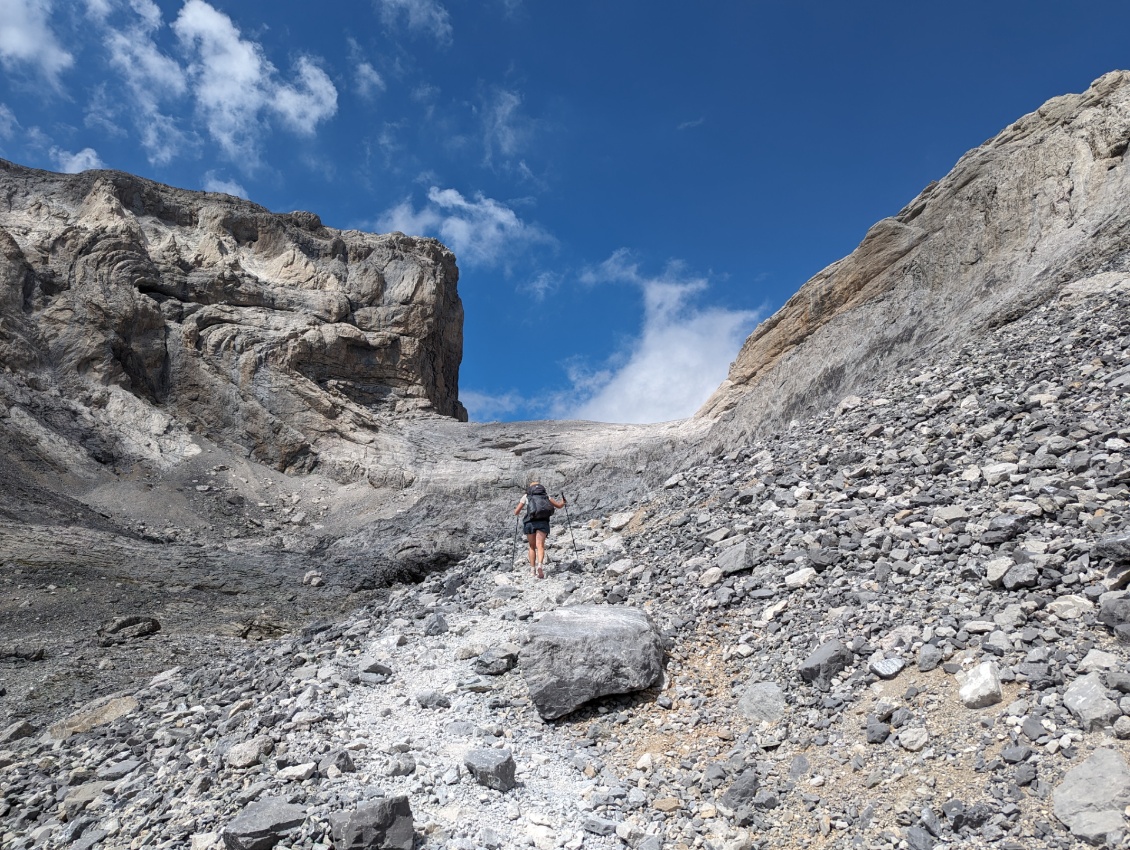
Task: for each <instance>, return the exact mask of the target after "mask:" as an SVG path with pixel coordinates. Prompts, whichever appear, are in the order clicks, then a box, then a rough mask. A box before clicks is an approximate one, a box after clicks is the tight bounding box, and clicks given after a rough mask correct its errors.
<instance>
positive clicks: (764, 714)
mask: <svg viewBox="0 0 1130 850" xmlns="http://www.w3.org/2000/svg"><path fill="white" fill-rule="evenodd" d="M785 708H786V704H785V692H784V691H782V690H781V686H780V685H778V684H776V683H775V682H754V683H753V684H752V685H750V686H749V687H748V688H746V689H745V693H743V694H742V697H741V699H740V700H739V701H738V711H740V712H741V715H742V717H744V718H746V719H747V720H751V721H753V722H754V723H776V722H777V721H778V720H780V719H781V718H782V717H783V716H784V714H785Z"/></svg>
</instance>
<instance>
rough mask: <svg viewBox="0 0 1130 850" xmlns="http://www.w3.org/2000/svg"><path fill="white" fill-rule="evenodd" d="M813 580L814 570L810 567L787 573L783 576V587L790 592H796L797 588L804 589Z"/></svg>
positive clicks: (814, 576)
mask: <svg viewBox="0 0 1130 850" xmlns="http://www.w3.org/2000/svg"><path fill="white" fill-rule="evenodd" d="M814 578H816V570H814V569H812V567H803V568H802V569H799V570H797V571H796V572H795V573H789V574H788V575H787V576H785V587H787V588H789V589H790V590H796V589H797V588H800V587H804V586H805V585H806V584H808V583H809V582H810V581H812V580H813V579H814Z"/></svg>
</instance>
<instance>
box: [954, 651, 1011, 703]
mask: <svg viewBox="0 0 1130 850" xmlns="http://www.w3.org/2000/svg"><path fill="white" fill-rule="evenodd" d="M957 680H958V683H959V684H960V686H961V687H960V689H959V690H958V695H959V696H960V697H961V701H962V703H964V705H965V707H966V708H986V707H987V706H990V705H996V704H997V703H998V702H1000V701H1001V700H1002V699H1003V698H1004V692H1003V691H1002V690H1001V679H1000V672H999V671H998V670H997V665H996V664H994V663H993V662H992V661H983V662H981V663H980V664H978V665H977V666H976V667H974V668H973V669H972V670H969V671H967V672H964V673H958V674H957Z"/></svg>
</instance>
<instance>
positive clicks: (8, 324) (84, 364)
mask: <svg viewBox="0 0 1130 850" xmlns="http://www.w3.org/2000/svg"><path fill="white" fill-rule="evenodd" d="M0 193H2V195H3V198H4V204H3V207H2V208H0V249H2V251H3V258H4V262H3V265H2V268H0V363H3V364H4V366H5V367H6V369H7V370H8V371H10V372H16V373H19V374H23V375H27V376H32V377H33V378H34V380H33V382H32V384H33V387H32V388H33V389H45V388H46V387H47V386H51V387H54V388H55V389H57V390H58V391H59V392H60V393H61V394H63V395H65V396H67V397H68V398H71V399H73V401H74V402H75V404H77V405H79V406H81V407H82V409H83V414H84V415H85V416H86V417H87V419H86V421H85V422H84V425H85V427H86V429H87V431H88V432H90V433H89V434H88V439H89V438H91V437H92V436H93V435H97V439H98V440H99V442H100V443H101V446H100V448H99V449H98V452H97V453H96V454H101V455H102V456H103V458H108V457H114V458H118V459H121V460H122V461H125V462H126V463H128V462H130V461H132V460H136V459H138V456H139V455H140V456H142V457H145V458H146V459H148V460H149V461H151V462H155V463H163V462H165V463H167V462H169V461H170V460H171V459H172V458H162V457H161V455H163V454H165V453H167V452H168V451H169V448H170V447H168V446H166V445H163V444H164V443H169V442H173V443H176V442H182V443H183V435H184V434H185V433H186V432H194V431H198V432H202V433H205V434H207V435H208V436H209V437H210V438H211V439H213V440H215V441H217V442H218V443H221V444H227V445H230V446H233V447H241V448H243V449H244V450H245V451H246V452H247V453H248V454H249V455H250V456H251V457H253V458H254V459H256V460H258V461H260V462H263V463H266V464H268V465H270V466H272V467H275V468H278V469H283V470H295V471H301V470H309V469H312V468H314V467H315V466H317V465H318V464H319V463H320V462H322V463H325V462H328V463H330V464H333V463H335V462H338V461H339V460H340V459H341V458H343V457H345V456H346V455H347V454H348V453H347V452H344V451H343V447H342V446H341V443H342V441H346V442H348V441H349V440H350V439H351V437H352V432H353V431H356V430H358V429H359V428H360V427H361V426H363V425H364V424H370V425H372V426H374V427H375V422H376V421H377V419H376V417H378V416H381V415H384V416H389V415H394V416H405V415H411V414H413V413H415V412H417V411H423V410H426V411H434V412H437V413H440V414H443V415H446V416H451V417H455V418H458V419H464V420H465V419H466V411H465V410H464V409H463V407H462V405H461V404H460V403H459V399H458V379H459V361H460V359H461V357H462V333H463V308H462V304H461V302H460V300H459V295H458V293H457V291H456V281H457V279H458V272H457V269H456V266H455V257H454V256H453V255H452V254H451V252H450V251H448V250H447V249H446V248H444V247H443V246H442V245H441V244H439V243H438V242H436V241H434V240H431V239H418V238H413V237H408V236H404V235H401V234H391V235H385V236H378V235H373V234H367V233H361V232H358V231H340V230H335V229H333V228H329V227H325V226H323V224H322V223H321V221H320V220H319V218H318V216H316V215H314V214H313V213H306V212H294V213H287V214H281V215H277V214H273V213H269V212H268V211H267V210H265V209H263V208H262V207H258V206H256V205H255V204H252V203H249V202H247V201H243V200H240V199H238V198H234V197H231V196H228V195H222V194H214V193H202V192H189V191H184V190H179V189H172V188H170V187H167V186H161V185H158V184H156V183H152V182H150V181H147V180H142V179H140V178H137V177H133V176H130V175H127V174H121V173H117V172H105V171H90V172H85V173H83V174H78V175H61V174H51V173H47V172H43V171H35V170H32V169H27V168H21V167H19V166H16V165H13V164H11V163H0ZM172 454H173V458H175V454H176V453H175V450H174V451H173V452H172ZM322 455H325V457H322ZM96 459H99V458H97V457H96Z"/></svg>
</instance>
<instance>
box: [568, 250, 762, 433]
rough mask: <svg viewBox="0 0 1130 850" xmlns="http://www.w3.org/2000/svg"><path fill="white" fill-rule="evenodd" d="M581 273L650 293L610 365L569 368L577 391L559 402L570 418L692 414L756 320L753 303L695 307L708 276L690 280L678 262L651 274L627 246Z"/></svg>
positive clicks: (642, 418) (590, 278) (593, 279)
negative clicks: (635, 329)
mask: <svg viewBox="0 0 1130 850" xmlns="http://www.w3.org/2000/svg"><path fill="white" fill-rule="evenodd" d="M583 280H585V281H586V282H589V283H597V282H603V281H619V282H625V283H630V284H633V285H635V286H637V287H638V288H639V289H640V291H641V293H642V294H643V299H644V318H643V328H642V330H641V332H640V334H639V336H638V337H637V338H636V339H634V340H633V341H632V343H631V345H630V346H629V347H628V348H627V349H626V350H625V351H623V352H621V353H620V354H619V355H618V356H617V357H616V358H615V359H614V361H613V362H611V363H610V364H609V365H608V366H607V367H605V368H603V369H600V370H585V369H583V368H580V367H577V366H574V367H573V368H572V369H571V370H570V380H571V382H572V384H573V387H572V390H571V392H570V393H568V394H566V395H564V396H562V397H561V398H559V399H558V400H557V403H556V409H555V412H556V413H557V415H559V416H562V417H565V418H571V419H593V420H597V421H600V422H666V421H668V420H671V419H682V418H685V417H687V416H690V415H691V414H693V413H694V412H695V411H696V410H697V409H698V408H699V407H700V406H701V405H702V403H703V402H704V401H706V399H707V397H709V395H710V393H711V392H713V391H714V390H715V389H716V388H717V386H718V385H719V384H720V383H721V382H722V381H723V379H725V377H726V373H727V371H728V369H729V365H730V361H731V360H732V359H733V357H734V356H735V354H736V353H737V352H738V349H739V348H740V347H741V344H742V342H743V341H744V340H745V338H746V336H747V335H748V334H749V333H750V332H751V331H752V330H753V326H754V324H755V323H756V322H757V319H758V313H757V312H755V311H751V310H726V309H723V308H718V307H707V308H698V307H695V306H694V304H693V303H692V302H693V299H694V297H695V296H697V295H700V294H702V293H703V292H705V291H706V289H707V287H708V283H707V281H706V280H705V279H702V278H691V279H684V277H683V275H682V270H681V269H680V268H679V267H678V266H677V265H676V266H672V267H671V268H669V269H668V270H667V271H666V272H665V273H664V275H662V276H661V277H657V278H649V277H646V276H644V275H642V274H641V273H640V271H639V268H638V266H637V265H636V264H635V263H632V262H631V261H630V260H629V258H628V255H627V253H626V252H624V251H618V252H617V253H616V254H614V255H613V256H612V257H610V258H609V259H608V260H606V261H605V262H604V263H602V264H601V265H600V266H599V267H598V268H596V269H594V270H592V271H590V272H589V273H587V274H586V275H585V276H584V278H583Z"/></svg>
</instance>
